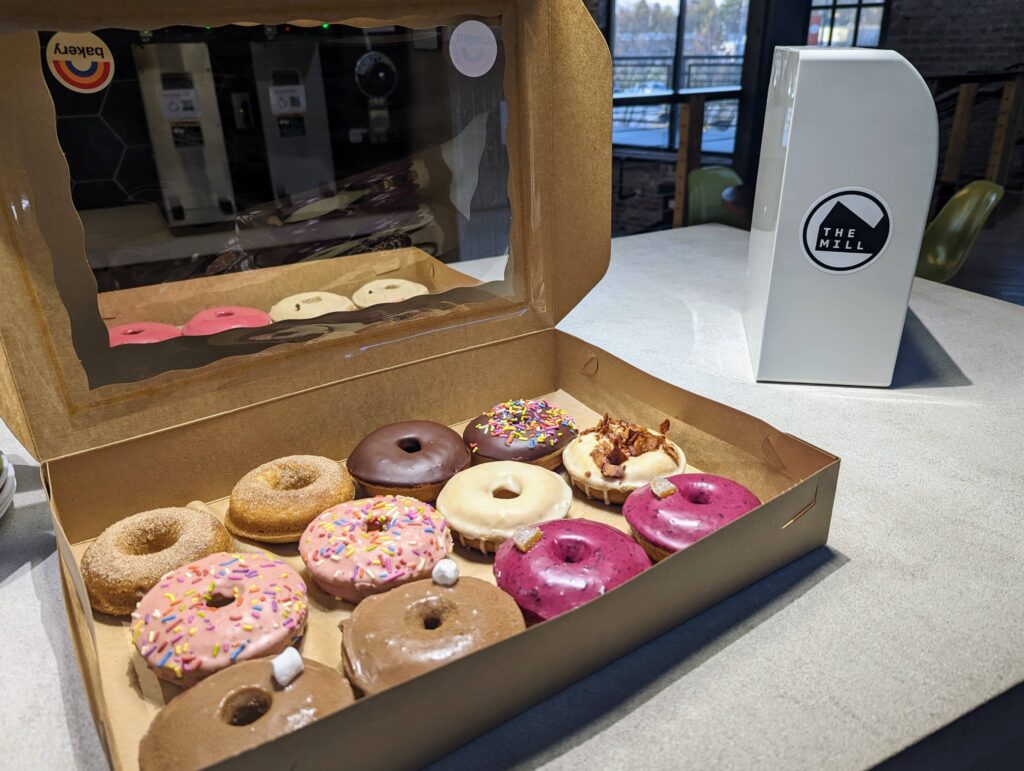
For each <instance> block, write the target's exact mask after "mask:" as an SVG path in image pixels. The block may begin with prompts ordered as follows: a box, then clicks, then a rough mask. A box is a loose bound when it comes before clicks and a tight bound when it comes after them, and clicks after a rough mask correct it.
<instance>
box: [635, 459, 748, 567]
mask: <svg viewBox="0 0 1024 771" xmlns="http://www.w3.org/2000/svg"><path fill="white" fill-rule="evenodd" d="M667 481H668V482H669V483H671V486H672V487H675V491H672V489H671V487H667V488H666V489H665V490H664V491H663V493H662V494H663V495H664V497H658V496H657V495H655V494H654V492H653V491H652V490H651V485H645V486H644V487H641V488H640V489H639V490H636V491H635V492H633V493H631V494H630V496H629V497H628V498H627V499H626V502H625V504H623V506H622V514H623V516H624V517H625V518H626V521H627V522H629V526H630V527H631V528H632V529H633V534H634V535H635V536H636V539H637V541H639V543H640V545H641V546H643V547H644V549H645V550H646V551H647V553H648V554H650V555H651V557H652V558H653V559H654V561H655V562H657V561H658V560H662V559H664V558H665V557H667V556H669V555H670V554H673V553H675V552H677V551H681V550H682V549H685V548H686V547H687V546H692V545H693V544H695V543H696V542H697V541H699V540H700V539H701V538H703V537H704V536H706V535H710V534H711V533H713V532H715V531H716V530H718V529H719V528H720V527H724V526H725V525H728V524H729V523H730V522H732V521H733V520H735V519H739V518H740V517H742V516H743V515H744V514H746V513H747V512H748V511H751V510H753V509H756V508H757V507H758V506H760V505H761V501H760V500H759V499H758V497H757V496H756V495H754V494H753V493H752V492H750V490H748V489H747V488H745V487H744V486H743V485H741V484H739V483H738V482H733V481H732V480H731V479H726V478H725V477H720V476H715V475H714V474H676V475H674V476H670V477H668V478H667ZM655 484H658V483H657V480H656V481H655Z"/></svg>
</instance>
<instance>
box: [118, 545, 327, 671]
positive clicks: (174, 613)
mask: <svg viewBox="0 0 1024 771" xmlns="http://www.w3.org/2000/svg"><path fill="white" fill-rule="evenodd" d="M307 614H308V600H307V598H306V584H305V583H304V582H303V580H302V577H301V576H300V575H299V574H298V573H297V572H296V571H295V569H294V568H292V567H290V566H289V565H288V564H287V563H286V562H285V561H284V560H280V559H277V558H275V557H273V556H270V555H267V554H264V553H263V552H249V553H232V552H219V553H217V554H212V555H210V556H209V557H206V558H204V559H201V560H197V561H196V562H190V563H189V564H187V565H184V566H183V567H180V568H178V569H177V570H172V571H171V572H170V573H168V574H167V575H165V576H164V577H163V578H162V579H160V581H159V582H157V584H156V585H155V586H154V587H153V588H152V589H150V590H149V592H147V593H146V595H145V596H144V597H143V598H142V600H141V601H140V602H139V604H138V606H137V607H136V609H135V612H134V613H132V624H131V635H132V644H133V645H134V646H135V648H136V650H138V652H139V655H141V656H142V658H143V659H144V660H145V662H146V664H147V665H148V666H149V668H150V669H152V670H153V672H154V673H155V674H156V676H157V677H159V678H161V679H162V680H167V681H169V682H172V683H174V684H175V685H180V686H182V687H183V688H188V687H189V686H192V685H195V684H196V683H197V682H199V681H200V680H202V679H203V678H204V677H208V676H209V675H212V674H213V673H214V672H218V671H220V670H222V669H224V668H225V667H228V666H230V665H231V664H234V663H235V662H236V661H245V660H247V659H255V658H259V657H260V656H271V655H274V654H276V653H280V652H281V651H283V650H284V649H285V648H287V647H288V646H289V645H292V644H294V643H296V642H298V641H299V639H300V638H301V637H302V633H303V632H304V631H305V629H306V616H307Z"/></svg>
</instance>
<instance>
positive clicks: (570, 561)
mask: <svg viewBox="0 0 1024 771" xmlns="http://www.w3.org/2000/svg"><path fill="white" fill-rule="evenodd" d="M555 556H557V557H558V559H560V560H561V561H562V562H563V563H564V564H566V565H574V564H576V563H577V562H583V561H584V560H586V559H587V558H588V557H590V547H589V546H588V545H587V544H586V543H583V542H582V541H577V540H575V539H565V538H561V539H559V540H558V541H556V542H555Z"/></svg>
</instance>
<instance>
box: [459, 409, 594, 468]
mask: <svg viewBox="0 0 1024 771" xmlns="http://www.w3.org/2000/svg"><path fill="white" fill-rule="evenodd" d="M576 434H577V431H576V423H575V421H574V420H573V419H572V418H571V417H570V416H569V415H568V414H567V413H566V412H565V410H563V409H560V408H559V407H556V406H555V405H553V404H551V403H550V402H549V401H547V400H545V399H515V400H513V401H508V402H502V403H501V404H495V405H494V406H493V407H491V408H490V409H489V410H487V411H486V412H485V413H483V414H482V415H479V416H478V417H476V418H475V419H473V420H471V421H469V425H467V426H466V428H465V430H464V431H463V432H462V439H463V441H465V443H466V446H467V447H469V450H470V452H471V453H472V455H473V462H474V463H485V462H487V461H493V460H515V461H521V462H523V463H532V464H534V465H537V466H542V467H543V468H546V469H548V470H554V469H555V468H556V467H557V466H558V464H559V462H560V461H561V458H562V450H563V449H565V446H566V445H567V444H568V443H569V442H571V441H572V440H573V439H574V438H575V437H576Z"/></svg>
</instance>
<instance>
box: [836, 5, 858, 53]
mask: <svg viewBox="0 0 1024 771" xmlns="http://www.w3.org/2000/svg"><path fill="white" fill-rule="evenodd" d="M856 21H857V9H856V8H836V15H835V20H834V21H833V22H832V39H831V41H830V42H829V45H833V46H852V45H853V25H854V24H855V23H856Z"/></svg>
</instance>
